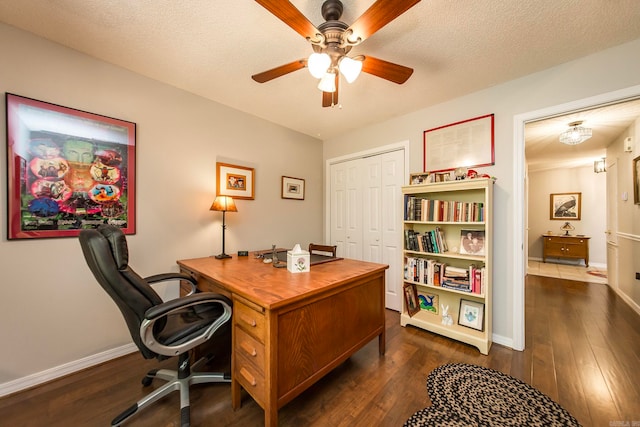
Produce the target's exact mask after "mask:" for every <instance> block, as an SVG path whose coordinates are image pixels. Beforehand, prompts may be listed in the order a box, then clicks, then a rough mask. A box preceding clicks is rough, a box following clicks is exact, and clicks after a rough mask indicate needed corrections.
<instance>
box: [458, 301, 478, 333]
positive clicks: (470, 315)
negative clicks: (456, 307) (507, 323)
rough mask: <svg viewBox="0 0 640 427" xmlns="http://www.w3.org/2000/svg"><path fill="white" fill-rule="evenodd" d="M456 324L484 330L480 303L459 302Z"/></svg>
mask: <svg viewBox="0 0 640 427" xmlns="http://www.w3.org/2000/svg"><path fill="white" fill-rule="evenodd" d="M458 324H459V325H461V326H466V327H468V328H473V329H477V330H479V331H483V330H484V304H483V303H481V302H475V301H469V300H466V299H461V300H460V311H459V312H458Z"/></svg>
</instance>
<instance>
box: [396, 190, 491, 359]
mask: <svg viewBox="0 0 640 427" xmlns="http://www.w3.org/2000/svg"><path fill="white" fill-rule="evenodd" d="M493 184H494V180H493V179H491V178H487V179H484V178H481V179H468V180H461V181H449V182H438V183H428V184H420V185H410V186H406V187H403V189H402V191H403V194H404V212H405V214H404V221H403V228H404V233H405V247H404V251H403V264H404V266H405V268H404V276H403V283H404V287H405V289H408V290H409V292H405V296H406V297H405V303H404V305H403V310H402V314H401V316H400V324H401V325H402V326H407V325H411V326H415V327H418V328H422V329H425V330H428V331H431V332H434V333H437V334H440V335H443V336H446V337H449V338H452V339H455V340H458V341H461V342H464V343H467V344H469V345H472V346H474V347H477V348H478V350H479V351H480V353H482V354H488V353H489V350H490V348H491V334H492V316H491V313H492V307H491V304H492V298H491V295H492V291H491V289H492V264H493V263H492V252H493V251H492V240H493V230H492V218H493V213H492V206H493ZM469 219H471V220H469ZM472 241H473V243H470V242H472ZM461 252H462V253H461ZM443 285H446V286H449V287H450V288H445V287H443ZM451 288H455V289H451ZM460 289H463V290H460ZM407 295H417V296H418V300H419V301H418V304H420V302H423V303H424V301H428V302H426V303H425V304H431V305H432V307H433V308H436V304H437V305H438V306H437V312H436V313H434V312H433V308H432V307H428V308H429V309H431V310H428V309H423V308H420V309H418V308H417V307H415V306H414V308H415V309H414V310H408V308H407V306H408V304H409V305H413V304H412V303H411V302H410V301H408V298H410V297H408V296H407ZM442 306H445V307H447V306H448V313H449V315H450V316H451V322H450V324H445V322H443V313H442V311H443V310H442ZM461 310H464V311H465V313H466V314H467V316H464V314H465V313H462V314H461ZM410 311H411V312H410ZM474 315H478V317H474ZM461 317H463V319H461ZM461 320H462V322H461Z"/></svg>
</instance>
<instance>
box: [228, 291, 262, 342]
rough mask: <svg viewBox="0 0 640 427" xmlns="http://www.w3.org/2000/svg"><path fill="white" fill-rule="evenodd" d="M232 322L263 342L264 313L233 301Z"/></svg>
mask: <svg viewBox="0 0 640 427" xmlns="http://www.w3.org/2000/svg"><path fill="white" fill-rule="evenodd" d="M233 324H234V325H236V326H239V327H241V328H242V329H244V330H245V331H247V332H248V333H249V334H250V335H251V336H253V337H254V338H256V339H257V340H259V341H260V342H262V343H264V334H265V332H264V331H265V318H264V314H262V313H260V312H258V311H256V310H254V309H252V308H251V307H249V306H248V305H246V304H243V303H242V302H240V301H238V300H237V299H236V300H235V301H234V303H233Z"/></svg>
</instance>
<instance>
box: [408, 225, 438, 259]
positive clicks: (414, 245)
mask: <svg viewBox="0 0 640 427" xmlns="http://www.w3.org/2000/svg"><path fill="white" fill-rule="evenodd" d="M404 237H405V248H407V250H410V251H419V252H429V253H434V254H441V253H444V252H448V251H449V247H448V246H447V241H446V240H445V238H444V232H443V231H442V229H441V228H440V227H436V228H435V230H429V231H425V232H423V233H419V232H417V231H414V230H410V229H409V230H405V231H404Z"/></svg>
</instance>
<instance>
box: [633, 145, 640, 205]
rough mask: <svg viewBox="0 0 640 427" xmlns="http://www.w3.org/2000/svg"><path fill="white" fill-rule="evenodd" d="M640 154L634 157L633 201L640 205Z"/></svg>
mask: <svg viewBox="0 0 640 427" xmlns="http://www.w3.org/2000/svg"><path fill="white" fill-rule="evenodd" d="M639 168H640V156H638V157H636V158H635V159H633V203H635V204H636V205H640V170H639Z"/></svg>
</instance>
